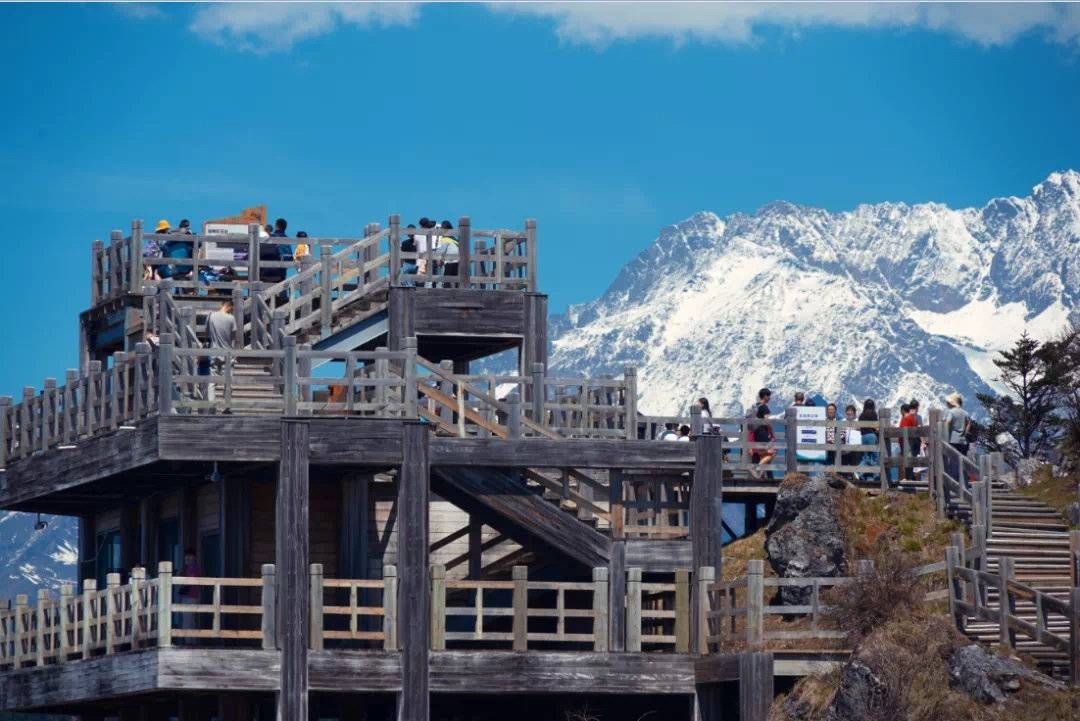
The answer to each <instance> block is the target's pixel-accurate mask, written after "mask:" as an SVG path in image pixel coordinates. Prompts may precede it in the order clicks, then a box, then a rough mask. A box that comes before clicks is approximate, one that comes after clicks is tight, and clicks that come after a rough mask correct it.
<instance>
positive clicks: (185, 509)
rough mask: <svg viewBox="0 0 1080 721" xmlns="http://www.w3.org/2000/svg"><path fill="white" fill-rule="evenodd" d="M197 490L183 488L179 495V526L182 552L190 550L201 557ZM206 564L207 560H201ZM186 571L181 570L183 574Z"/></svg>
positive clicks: (190, 487)
mask: <svg viewBox="0 0 1080 721" xmlns="http://www.w3.org/2000/svg"><path fill="white" fill-rule="evenodd" d="M196 495H197V493H196V488H195V487H194V486H182V487H181V488H180V491H179V493H178V494H177V499H176V502H177V525H178V526H179V528H178V532H179V533H178V535H179V537H180V552H181V554H183V553H187V551H188V550H189V549H190V550H192V551H194V552H195V556H196V558H197V557H198V555H199V516H198V508H197V506H196V502H195V501H196ZM199 560H200V561H202V562H203V563H205V559H199ZM183 570H184V569H182V568H181V569H179V570H178V572H179V573H181V574H182V573H183Z"/></svg>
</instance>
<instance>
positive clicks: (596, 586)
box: [592, 567, 609, 653]
mask: <svg viewBox="0 0 1080 721" xmlns="http://www.w3.org/2000/svg"><path fill="white" fill-rule="evenodd" d="M592 578H593V651H595V652H596V653H606V652H607V650H608V623H609V621H608V570H607V569H606V568H603V567H600V568H594V569H593V574H592Z"/></svg>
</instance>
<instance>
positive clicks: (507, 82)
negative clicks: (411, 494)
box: [0, 4, 1080, 395]
mask: <svg viewBox="0 0 1080 721" xmlns="http://www.w3.org/2000/svg"><path fill="white" fill-rule="evenodd" d="M0 19H2V22H0V43H2V46H3V48H4V52H3V61H2V65H0V68H2V73H0V86H2V94H3V98H4V100H5V112H4V113H2V114H0V171H2V172H0V209H2V212H3V215H4V218H5V221H6V222H5V226H6V235H7V238H6V243H7V246H8V248H7V253H5V254H4V260H3V262H2V263H0V287H2V288H3V292H4V294H5V298H4V306H3V307H4V308H6V311H5V312H4V313H2V314H0V337H2V338H4V340H5V350H6V352H4V353H3V354H2V358H0V393H4V394H11V395H18V394H19V391H20V389H21V387H22V386H23V385H33V386H37V387H40V385H41V382H42V379H43V378H44V377H46V376H59V377H62V376H63V370H64V369H65V368H68V367H72V366H73V365H75V364H76V355H77V353H76V348H77V343H76V340H77V314H78V312H79V311H81V310H84V309H85V308H86V306H87V305H88V302H89V290H88V276H89V264H88V257H89V247H90V242H91V241H92V240H93V239H94V238H106V239H107V238H108V233H109V231H110V230H111V229H114V228H120V229H123V228H128V227H130V222H131V220H132V219H133V218H142V219H144V220H145V221H146V222H147V223H150V222H152V221H154V220H156V219H157V218H159V217H166V218H169V219H171V220H172V221H173V222H176V221H177V220H178V219H179V218H180V217H189V218H191V219H192V220H193V221H194V222H196V223H198V222H199V221H200V220H201V219H203V218H207V217H214V216H220V215H226V214H230V213H233V212H237V211H238V210H240V209H241V208H243V207H245V206H249V205H254V204H257V203H266V204H267V205H268V206H269V208H270V212H271V214H272V215H275V216H277V215H282V216H285V217H286V218H288V219H289V221H290V228H291V229H296V230H299V229H305V230H307V231H308V232H309V233H311V234H312V235H319V234H326V235H347V234H355V235H359V233H360V231H361V229H362V227H363V225H364V224H365V223H367V222H369V221H379V222H385V220H386V216H387V215H388V214H389V213H392V212H398V213H401V214H402V216H403V218H405V219H407V220H414V219H415V218H418V217H419V216H421V215H430V216H437V217H440V218H441V217H449V218H452V219H455V220H456V219H457V217H458V216H459V215H463V214H466V215H469V216H471V217H472V219H473V224H474V226H476V227H491V226H495V225H498V226H508V225H509V226H516V225H520V224H521V223H522V222H523V220H524V218H526V217H535V218H537V220H538V225H539V233H540V243H541V245H540V248H541V255H542V262H541V268H540V282H541V285H542V286H543V288H544V290H546V291H547V292H548V293H549V294H550V296H551V307H552V309H553V310H555V311H558V310H561V309H563V308H565V306H566V305H567V304H568V303H575V302H582V301H586V300H589V299H591V298H593V297H595V296H596V295H597V294H599V293H600V292H602V291H603V289H604V288H605V287H606V286H607V284H608V283H609V282H610V281H611V280H612V279H613V278H614V276H615V274H616V273H617V272H618V270H619V268H620V267H621V266H622V265H623V264H624V263H625V262H626V261H627V260H629V259H630V258H632V257H633V256H634V255H636V254H637V253H638V252H640V251H641V250H642V249H643V248H644V247H646V246H647V245H648V243H649V242H650V241H651V240H652V239H653V238H655V236H656V233H657V231H658V230H659V229H660V228H661V227H662V226H664V225H666V224H670V223H673V222H676V221H678V220H681V219H683V218H685V217H686V216H688V215H690V214H692V213H694V212H696V211H699V210H712V211H715V212H717V213H720V214H727V213H730V212H734V211H744V212H752V211H753V210H754V209H756V208H758V207H759V206H761V205H763V204H765V203H767V202H770V201H772V200H776V199H784V200H790V201H793V202H797V203H803V204H808V205H815V206H822V207H825V208H829V209H833V210H837V209H843V208H850V207H852V206H854V205H856V204H858V203H861V202H875V201H881V200H902V201H908V202H918V201H925V200H934V201H940V202H944V203H948V204H950V205H954V206H965V205H973V204H974V205H981V204H982V203H984V202H985V201H986V200H987V199H989V198H991V197H994V196H998V195H1009V194H1014V195H1023V194H1026V193H1027V192H1028V191H1029V190H1030V188H1031V186H1033V185H1034V184H1036V183H1037V182H1039V181H1040V180H1042V179H1043V178H1044V177H1045V176H1046V175H1047V174H1048V173H1050V172H1051V171H1053V170H1059V169H1063V168H1067V167H1073V168H1076V167H1080V133H1077V132H1076V127H1077V119H1078V118H1080V6H1045V5H1034V6H1009V5H990V6H987V5H983V6H921V5H902V6H899V5H898V6H864V5H830V6H806V5H794V6H791V5H787V6H772V5H758V6H737V5H736V6H720V5H700V4H698V5H683V6H675V7H670V6H668V7H663V8H659V7H657V6H646V7H628V6H625V5H618V4H606V5H591V6H566V5H558V4H543V5H530V6H514V7H507V6H499V7H491V6H478V5H440V6H422V7H421V6H415V5H407V4H402V5H393V6H339V5H332V4H323V5H303V6H287V5H273V6H251V5H248V6H237V5H228V6H212V5H202V6H190V5H169V6H147V5H137V6H123V7H118V6H114V5H63V6H59V5H44V6H41V5H39V6H22V5H19V6H15V5H4V6H0Z"/></svg>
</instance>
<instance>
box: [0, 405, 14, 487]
mask: <svg viewBox="0 0 1080 721" xmlns="http://www.w3.org/2000/svg"><path fill="white" fill-rule="evenodd" d="M14 434H15V423H14V421H13V420H12V418H11V396H0V468H4V467H5V466H7V463H8V458H10V455H11V447H12V446H11V444H12V441H13V440H14V438H13V436H14ZM0 483H2V484H4V485H6V481H5V480H4V479H3V478H0Z"/></svg>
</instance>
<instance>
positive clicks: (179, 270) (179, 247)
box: [155, 220, 194, 280]
mask: <svg viewBox="0 0 1080 721" xmlns="http://www.w3.org/2000/svg"><path fill="white" fill-rule="evenodd" d="M155 232H156V233H157V234H158V235H162V234H166V233H167V234H169V235H191V231H190V230H188V231H187V232H184V231H183V230H181V229H179V228H177V230H176V232H173V231H171V230H170V229H169V221H167V220H160V221H158V224H157V230H156V231H155ZM193 251H194V244H193V243H192V242H191V241H189V240H187V239H184V240H166V241H165V242H163V243H162V244H161V255H162V257H164V258H191V257H192V255H193ZM191 271H192V266H190V265H162V266H159V267H158V276H160V277H162V278H172V279H173V280H187V279H188V278H190V277H191Z"/></svg>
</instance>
